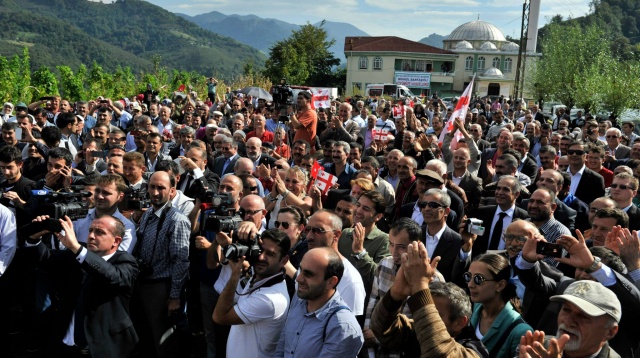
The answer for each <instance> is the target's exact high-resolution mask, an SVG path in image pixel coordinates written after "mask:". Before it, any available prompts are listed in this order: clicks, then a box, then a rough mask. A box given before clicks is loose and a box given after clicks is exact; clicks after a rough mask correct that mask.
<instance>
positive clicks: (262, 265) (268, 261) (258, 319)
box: [213, 230, 291, 357]
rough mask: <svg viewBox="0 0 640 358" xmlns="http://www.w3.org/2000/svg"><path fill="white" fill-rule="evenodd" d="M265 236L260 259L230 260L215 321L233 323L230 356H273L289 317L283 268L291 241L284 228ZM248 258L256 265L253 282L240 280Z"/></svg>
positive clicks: (230, 337)
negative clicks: (228, 272) (229, 275)
mask: <svg viewBox="0 0 640 358" xmlns="http://www.w3.org/2000/svg"><path fill="white" fill-rule="evenodd" d="M261 237H262V242H261V244H260V248H261V253H260V255H259V256H258V257H257V258H255V257H245V256H242V257H239V258H238V259H237V260H229V263H228V265H229V266H230V267H231V277H230V278H229V281H228V282H227V284H226V286H225V288H224V289H223V290H222V293H221V294H220V298H218V302H217V304H216V306H215V309H214V311H213V320H214V322H216V323H217V324H223V325H231V331H230V333H229V338H228V340H227V356H228V357H232V356H238V357H259V356H260V357H266V356H272V355H273V354H274V353H275V350H276V345H277V342H278V338H279V336H280V333H281V331H282V328H283V326H284V324H285V320H286V317H287V308H288V306H289V294H288V292H287V284H286V282H285V280H284V279H285V276H284V270H283V268H284V266H285V264H286V263H287V262H288V260H289V256H288V255H287V253H288V252H289V249H290V247H291V242H290V241H289V237H288V236H287V234H286V233H285V232H283V231H280V230H267V231H265V232H263V233H262V235H261ZM245 260H247V261H248V263H249V264H250V265H251V267H252V268H253V275H252V276H251V278H250V281H249V282H251V284H250V285H247V284H246V282H240V279H241V278H242V274H243V271H244V269H245V268H244V267H243V264H244V262H245ZM236 292H238V294H237V296H236ZM236 297H237V298H236Z"/></svg>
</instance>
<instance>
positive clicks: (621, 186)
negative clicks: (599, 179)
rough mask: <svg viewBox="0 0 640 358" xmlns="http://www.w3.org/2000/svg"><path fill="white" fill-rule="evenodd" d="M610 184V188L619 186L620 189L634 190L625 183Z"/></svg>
mask: <svg viewBox="0 0 640 358" xmlns="http://www.w3.org/2000/svg"><path fill="white" fill-rule="evenodd" d="M610 186H611V189H617V188H620V189H622V190H627V189H631V190H635V189H633V188H632V187H631V186H629V185H625V184H611V185H610Z"/></svg>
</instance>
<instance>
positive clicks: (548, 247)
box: [536, 241, 562, 257]
mask: <svg viewBox="0 0 640 358" xmlns="http://www.w3.org/2000/svg"><path fill="white" fill-rule="evenodd" d="M536 254H539V255H544V256H549V257H562V246H560V244H552V243H550V242H544V241H539V242H538V243H537V244H536Z"/></svg>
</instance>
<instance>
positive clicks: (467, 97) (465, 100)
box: [439, 74, 476, 151]
mask: <svg viewBox="0 0 640 358" xmlns="http://www.w3.org/2000/svg"><path fill="white" fill-rule="evenodd" d="M475 78H476V75H475V74H474V75H473V78H472V79H471V82H469V85H468V86H467V88H465V90H464V92H463V93H462V96H460V100H458V103H457V104H456V108H455V109H454V110H453V113H451V117H449V120H448V121H447V123H445V125H444V128H443V129H442V133H440V140H439V141H440V144H442V142H443V141H444V136H445V135H447V133H449V132H452V131H453V121H454V120H455V119H456V118H458V117H460V118H462V122H463V123H464V121H465V119H466V117H467V111H468V110H469V102H470V101H471V91H472V90H473V81H474V80H475ZM460 138H462V134H461V133H460V132H459V131H458V132H456V135H455V136H454V137H453V140H452V141H451V150H452V151H453V150H455V148H456V147H457V146H458V140H460Z"/></svg>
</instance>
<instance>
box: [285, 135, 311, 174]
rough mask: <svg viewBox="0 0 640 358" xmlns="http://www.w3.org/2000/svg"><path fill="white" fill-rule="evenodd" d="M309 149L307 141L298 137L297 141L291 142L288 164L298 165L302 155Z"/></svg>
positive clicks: (307, 152)
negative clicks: (290, 156)
mask: <svg viewBox="0 0 640 358" xmlns="http://www.w3.org/2000/svg"><path fill="white" fill-rule="evenodd" d="M310 150H311V147H310V145H309V143H307V142H306V141H305V140H304V139H298V140H297V141H295V142H293V151H292V158H291V162H290V163H289V165H291V167H294V166H296V167H299V166H300V164H301V161H302V157H304V156H305V155H307V154H309V151H310ZM307 170H309V169H307Z"/></svg>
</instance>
